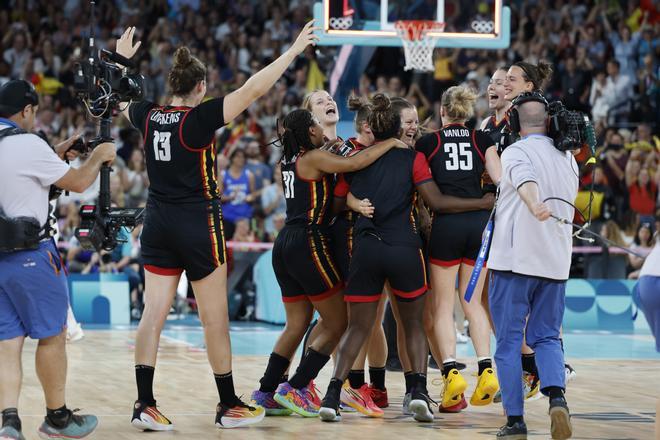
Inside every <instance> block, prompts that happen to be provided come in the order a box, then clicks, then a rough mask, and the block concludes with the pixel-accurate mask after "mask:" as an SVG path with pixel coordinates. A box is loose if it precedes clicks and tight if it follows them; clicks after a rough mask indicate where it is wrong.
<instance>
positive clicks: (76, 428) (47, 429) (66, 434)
mask: <svg viewBox="0 0 660 440" xmlns="http://www.w3.org/2000/svg"><path fill="white" fill-rule="evenodd" d="M76 411H77V410H73V411H71V410H69V420H68V422H67V424H66V425H65V426H64V427H62V428H57V427H55V426H53V425H51V424H50V422H49V421H48V417H46V419H45V420H44V422H43V423H42V424H41V426H40V427H39V438H43V439H51V438H57V439H67V438H68V439H74V438H84V437H87V436H88V435H90V434H91V433H92V432H94V430H95V429H96V427H97V426H98V425H99V421H98V419H97V418H96V416H92V415H78V414H74V413H75V412H76Z"/></svg>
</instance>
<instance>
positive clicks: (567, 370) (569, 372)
mask: <svg viewBox="0 0 660 440" xmlns="http://www.w3.org/2000/svg"><path fill="white" fill-rule="evenodd" d="M564 372H565V373H566V384H568V383H569V382H570V381H572V380H573V379H575V377H576V376H577V373H576V372H575V370H574V369H573V367H571V366H570V365H569V364H564Z"/></svg>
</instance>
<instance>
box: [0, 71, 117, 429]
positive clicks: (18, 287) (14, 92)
mask: <svg viewBox="0 0 660 440" xmlns="http://www.w3.org/2000/svg"><path fill="white" fill-rule="evenodd" d="M38 104H39V97H38V95H37V93H36V92H35V91H34V88H33V87H32V85H31V84H30V83H29V82H27V81H23V80H13V81H9V82H7V83H5V84H4V85H3V86H2V87H0V410H1V411H2V428H1V429H0V438H1V439H24V436H23V434H22V433H21V421H20V418H19V417H18V410H17V406H18V397H19V394H20V388H21V380H22V365H21V352H22V349H23V342H24V340H25V337H26V336H29V337H30V338H32V339H38V340H39V343H38V346H37V351H36V370H37V376H38V377H39V381H40V382H41V386H42V388H43V391H44V396H45V400H46V417H45V420H44V422H43V423H42V424H41V427H40V428H39V432H38V434H39V437H41V438H58V439H70V438H82V437H85V436H87V435H89V434H90V433H91V432H92V431H94V429H96V426H97V423H98V421H97V419H96V417H95V416H92V415H78V414H74V413H73V412H72V411H71V410H69V409H68V408H67V407H66V405H65V392H64V390H65V384H66V372H67V359H66V349H65V343H66V318H67V308H68V304H69V294H68V287H67V281H66V273H65V270H64V267H63V265H62V262H61V260H60V256H59V253H58V250H57V247H56V246H55V242H54V240H53V239H52V238H51V234H50V228H49V226H48V209H49V203H48V199H49V189H50V186H51V185H52V184H54V185H55V186H57V187H59V188H61V189H64V190H70V191H75V192H82V191H84V190H85V189H86V188H88V187H89V186H90V185H91V184H92V183H93V182H94V181H95V179H96V177H97V175H98V174H99V170H100V168H101V165H102V164H103V163H104V162H111V161H112V160H114V158H115V147H114V144H112V143H103V144H101V145H99V146H98V147H97V148H96V149H95V150H94V151H93V152H92V153H91V156H90V158H89V160H87V162H86V163H85V164H84V165H83V166H81V167H80V168H77V169H76V168H71V167H69V165H68V164H67V163H65V162H64V161H63V159H64V157H65V156H66V155H67V150H68V149H69V147H70V146H71V145H72V143H73V141H74V139H75V138H72V139H69V140H67V141H65V142H63V143H62V144H60V145H58V146H57V147H55V148H51V147H50V146H49V145H48V143H46V142H45V141H44V140H43V139H41V138H40V137H39V136H37V135H35V134H32V133H30V131H32V130H33V129H34V124H35V116H36V112H37V107H38ZM69 154H70V153H69Z"/></svg>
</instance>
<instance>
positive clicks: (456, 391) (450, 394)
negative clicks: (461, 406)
mask: <svg viewBox="0 0 660 440" xmlns="http://www.w3.org/2000/svg"><path fill="white" fill-rule="evenodd" d="M443 381H444V390H443V393H442V406H443V407H445V408H448V407H451V406H454V405H456V404H457V403H459V402H460V401H461V395H462V394H463V392H464V391H465V390H466V389H467V386H468V384H467V382H466V381H465V379H463V376H461V373H459V372H458V370H457V369H456V368H454V369H452V370H451V371H450V372H449V374H447V377H445V378H444V380H443Z"/></svg>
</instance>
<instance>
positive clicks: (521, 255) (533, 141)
mask: <svg viewBox="0 0 660 440" xmlns="http://www.w3.org/2000/svg"><path fill="white" fill-rule="evenodd" d="M512 104H513V105H512V110H511V113H510V123H511V126H512V128H514V130H515V131H519V132H520V135H521V139H520V140H519V141H518V142H516V143H514V144H512V145H511V146H509V147H508V148H507V149H506V150H505V151H504V153H503V154H502V180H501V183H500V188H499V190H500V195H499V198H498V201H497V203H496V211H495V217H494V231H493V239H492V243H491V248H490V255H489V258H488V268H489V269H490V273H491V278H490V288H489V301H490V311H491V315H492V318H493V322H494V325H495V335H496V338H497V349H496V351H495V362H496V364H497V375H498V378H499V382H500V386H501V389H502V403H503V405H504V410H505V412H506V415H507V423H506V424H505V425H504V426H502V428H501V429H500V430H499V432H498V433H497V438H498V439H507V440H521V439H526V438H527V426H526V425H525V421H524V419H523V413H524V411H523V409H524V396H523V390H522V387H521V386H520V377H521V376H522V367H521V364H520V346H521V345H522V341H523V337H525V338H526V341H527V344H528V345H529V346H530V347H531V348H532V349H534V351H535V352H536V362H537V363H538V370H539V374H540V379H541V387H542V388H541V392H542V393H543V394H545V395H547V396H548V397H549V398H550V418H551V428H550V431H551V435H552V438H553V439H566V438H570V436H571V435H572V427H571V421H570V415H569V411H568V405H567V403H566V400H565V398H564V389H565V383H564V382H565V372H564V354H563V352H562V347H561V344H560V341H559V328H560V326H561V323H562V318H563V316H564V298H565V290H566V280H567V279H568V275H569V269H570V265H571V253H572V228H571V225H570V224H569V225H566V224H562V223H560V222H558V221H555V220H552V219H550V217H551V215H553V216H557V217H559V218H562V219H568V220H569V221H572V219H573V214H574V208H573V206H572V205H571V203H573V201H574V200H575V197H576V195H577V190H578V177H577V174H576V173H577V171H578V168H577V163H576V162H575V159H574V158H573V155H572V154H571V153H570V152H567V151H559V150H558V149H557V148H555V146H554V142H553V140H552V139H551V138H550V137H548V131H547V127H548V105H547V102H546V101H545V99H544V98H543V96H542V95H540V94H538V93H524V94H522V95H520V96H519V97H518V98H517V99H516V100H514V102H513V103H512ZM516 126H517V127H516ZM548 197H556V198H561V199H562V201H559V200H552V201H547V202H546V199H547V198H548ZM564 201H565V202H567V203H564ZM526 317H529V318H528V319H527V321H526V319H525V318H526Z"/></svg>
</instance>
